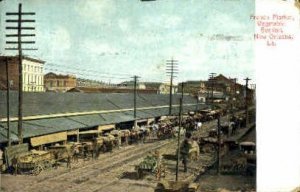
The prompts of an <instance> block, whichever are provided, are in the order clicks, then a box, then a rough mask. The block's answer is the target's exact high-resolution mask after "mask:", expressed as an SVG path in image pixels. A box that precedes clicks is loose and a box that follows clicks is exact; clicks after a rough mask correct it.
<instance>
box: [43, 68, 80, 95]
mask: <svg viewBox="0 0 300 192" xmlns="http://www.w3.org/2000/svg"><path fill="white" fill-rule="evenodd" d="M44 83H45V90H46V91H54V92H67V91H68V90H70V89H72V88H74V87H76V77H75V76H73V75H60V74H55V73H52V72H50V73H47V74H46V75H45V77H44Z"/></svg>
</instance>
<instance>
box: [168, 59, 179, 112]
mask: <svg viewBox="0 0 300 192" xmlns="http://www.w3.org/2000/svg"><path fill="white" fill-rule="evenodd" d="M166 71H167V75H168V76H170V103H169V115H171V114H172V99H173V98H172V96H173V95H172V90H173V79H174V78H175V77H176V76H175V75H174V74H177V73H178V61H177V60H174V59H173V58H172V59H171V60H167V67H166Z"/></svg>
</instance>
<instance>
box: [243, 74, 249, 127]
mask: <svg viewBox="0 0 300 192" xmlns="http://www.w3.org/2000/svg"><path fill="white" fill-rule="evenodd" d="M244 80H245V81H246V86H245V109H246V128H247V126H248V124H249V118H248V113H249V112H248V90H247V89H248V81H250V80H251V79H249V78H248V77H247V78H246V79H244Z"/></svg>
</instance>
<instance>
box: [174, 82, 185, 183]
mask: <svg viewBox="0 0 300 192" xmlns="http://www.w3.org/2000/svg"><path fill="white" fill-rule="evenodd" d="M183 89H184V82H182V83H181V98H180V99H179V127H178V135H177V161H176V181H178V172H179V160H180V132H181V124H182V117H181V116H182V115H181V114H182V105H183V104H182V103H183V93H184V91H183Z"/></svg>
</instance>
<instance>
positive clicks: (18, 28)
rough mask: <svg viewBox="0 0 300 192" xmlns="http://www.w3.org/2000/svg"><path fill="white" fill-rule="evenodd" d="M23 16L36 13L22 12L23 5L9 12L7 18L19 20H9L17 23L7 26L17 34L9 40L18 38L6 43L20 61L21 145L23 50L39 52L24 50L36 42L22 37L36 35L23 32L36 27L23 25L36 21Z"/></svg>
mask: <svg viewBox="0 0 300 192" xmlns="http://www.w3.org/2000/svg"><path fill="white" fill-rule="evenodd" d="M23 15H35V13H34V12H22V4H21V3H20V4H19V9H18V12H7V13H6V16H17V19H7V20H6V22H7V23H17V26H7V27H6V29H7V30H15V31H16V32H17V33H14V34H7V35H6V37H7V38H13V37H15V38H17V40H15V41H11V40H9V41H6V44H8V45H12V44H13V45H16V44H17V47H12V48H11V47H10V48H5V49H6V50H18V53H19V55H18V57H19V59H18V61H19V97H18V100H19V103H18V139H19V144H22V143H23V130H22V123H23V66H22V59H23V57H22V50H37V49H32V48H22V45H23V44H34V43H35V41H22V37H33V36H35V34H27V33H26V34H24V33H22V31H24V30H35V28H34V27H23V26H22V23H25V22H27V23H28V22H29V23H33V22H35V20H31V19H22V16H23Z"/></svg>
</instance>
